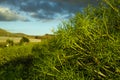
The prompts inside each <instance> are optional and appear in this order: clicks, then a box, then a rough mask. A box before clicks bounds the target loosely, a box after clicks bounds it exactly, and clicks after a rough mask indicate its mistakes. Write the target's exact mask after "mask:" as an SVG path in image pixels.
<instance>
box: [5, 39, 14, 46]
mask: <svg viewBox="0 0 120 80" xmlns="http://www.w3.org/2000/svg"><path fill="white" fill-rule="evenodd" d="M6 43H7V45H9V46H13V45H14V42H13V40H10V39H7V40H6Z"/></svg>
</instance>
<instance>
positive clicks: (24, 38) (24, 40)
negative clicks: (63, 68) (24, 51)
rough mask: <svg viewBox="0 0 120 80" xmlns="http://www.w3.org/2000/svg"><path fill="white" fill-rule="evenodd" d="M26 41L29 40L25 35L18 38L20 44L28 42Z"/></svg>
mask: <svg viewBox="0 0 120 80" xmlns="http://www.w3.org/2000/svg"><path fill="white" fill-rule="evenodd" d="M28 42H30V40H29V39H28V38H27V37H22V39H21V40H20V44H23V43H28Z"/></svg>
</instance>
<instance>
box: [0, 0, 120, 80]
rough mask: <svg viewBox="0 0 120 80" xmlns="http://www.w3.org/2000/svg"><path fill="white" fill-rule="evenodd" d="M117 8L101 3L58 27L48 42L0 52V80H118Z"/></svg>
mask: <svg viewBox="0 0 120 80" xmlns="http://www.w3.org/2000/svg"><path fill="white" fill-rule="evenodd" d="M119 5H120V1H119V0H109V1H108V0H103V2H102V3H101V4H100V5H99V7H97V8H94V7H90V6H89V7H88V8H86V9H84V10H83V11H82V12H81V13H77V14H76V15H75V16H74V17H73V18H71V19H69V21H67V22H63V23H62V24H61V25H59V26H58V30H57V31H56V32H55V33H54V35H55V36H54V37H53V38H51V39H50V40H45V41H42V42H41V43H36V44H27V45H20V46H11V47H6V48H3V49H0V80H119V79H120V6H119Z"/></svg>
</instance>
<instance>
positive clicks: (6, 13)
mask: <svg viewBox="0 0 120 80" xmlns="http://www.w3.org/2000/svg"><path fill="white" fill-rule="evenodd" d="M0 21H26V18H25V17H23V16H21V15H19V14H18V13H17V12H15V11H12V10H11V9H9V8H6V7H0Z"/></svg>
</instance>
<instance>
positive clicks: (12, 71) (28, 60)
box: [0, 55, 34, 80]
mask: <svg viewBox="0 0 120 80" xmlns="http://www.w3.org/2000/svg"><path fill="white" fill-rule="evenodd" d="M33 59H34V57H33V56H32V55H29V56H26V57H19V58H15V59H14V60H11V61H9V62H7V63H5V64H3V65H0V80H26V79H30V78H31V77H32V72H31V71H32V67H33Z"/></svg>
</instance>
